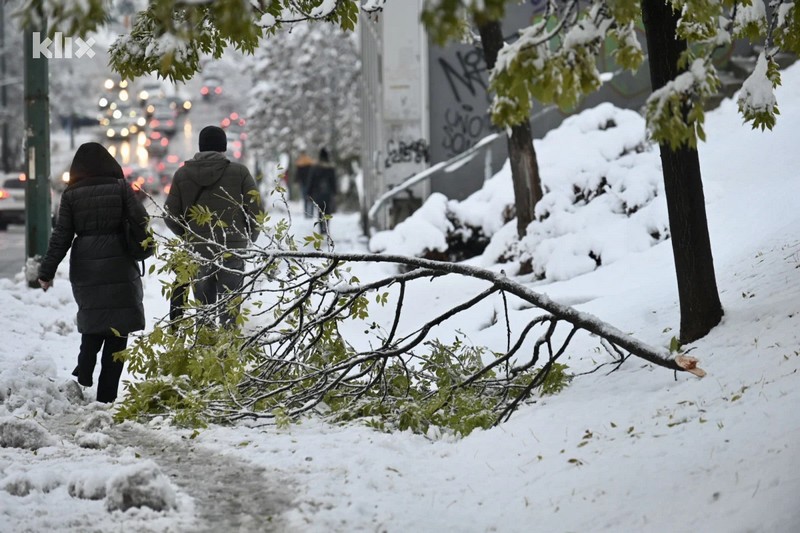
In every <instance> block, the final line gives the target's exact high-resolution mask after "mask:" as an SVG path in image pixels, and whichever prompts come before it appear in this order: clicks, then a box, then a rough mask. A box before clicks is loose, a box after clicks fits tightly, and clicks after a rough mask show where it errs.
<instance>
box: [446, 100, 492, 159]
mask: <svg viewBox="0 0 800 533" xmlns="http://www.w3.org/2000/svg"><path fill="white" fill-rule="evenodd" d="M493 127H494V126H492V123H491V121H490V120H489V115H488V114H487V113H486V108H485V107H481V108H479V109H475V108H474V107H472V106H471V105H469V104H461V105H460V106H452V107H448V108H447V109H445V112H444V127H443V135H442V147H443V148H444V149H445V152H446V153H447V155H448V156H454V155H456V154H460V153H461V152H463V151H465V150H468V149H470V148H472V147H473V146H474V145H475V144H476V143H477V142H478V141H480V140H481V139H482V138H483V137H485V136H486V135H488V134H489V132H490V131H491V130H492V128H493Z"/></svg>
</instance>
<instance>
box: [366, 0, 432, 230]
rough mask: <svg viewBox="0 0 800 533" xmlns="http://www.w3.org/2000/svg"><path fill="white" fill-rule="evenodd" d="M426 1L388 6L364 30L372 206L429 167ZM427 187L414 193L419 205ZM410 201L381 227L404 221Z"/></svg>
mask: <svg viewBox="0 0 800 533" xmlns="http://www.w3.org/2000/svg"><path fill="white" fill-rule="evenodd" d="M421 9H422V0H404V1H403V2H389V3H387V5H386V7H384V11H383V13H382V14H380V15H379V16H369V17H363V18H362V21H361V25H360V35H361V47H362V55H363V57H364V61H363V63H362V65H363V66H362V69H363V72H362V74H363V79H364V87H365V90H364V94H365V96H364V102H363V103H362V111H363V113H364V115H363V118H364V120H363V123H364V129H363V133H364V140H365V142H364V144H365V150H364V157H362V163H363V168H364V182H365V196H366V199H367V205H368V206H369V205H371V204H372V202H374V200H375V199H376V198H377V197H378V196H380V195H381V194H383V193H384V192H386V191H388V190H389V189H390V188H392V187H393V186H394V185H396V184H398V183H400V182H402V181H403V180H405V179H406V178H409V177H411V176H413V175H414V174H417V173H418V172H420V171H421V170H424V169H425V168H427V167H428V163H429V160H430V157H429V153H428V134H429V132H428V129H429V128H428V93H427V86H428V70H427V61H428V54H427V36H426V33H425V31H424V29H423V28H422V25H421V24H420V22H419V14H420V12H421ZM428 190H429V188H428V187H427V186H419V187H416V188H414V189H412V191H411V193H412V194H413V195H414V196H415V198H417V200H418V201H417V202H414V203H415V204H419V203H420V202H421V200H422V198H423V197H424V196H426V195H427V194H428ZM407 198H408V197H407V196H404V197H403V198H400V199H398V201H397V202H395V205H392V206H390V209H389V211H388V212H385V213H383V215H384V219H383V220H380V221H378V222H379V224H380V225H381V226H387V225H393V224H392V219H393V218H394V219H396V218H398V217H400V218H402V213H399V212H398V211H399V210H401V211H402V210H405V209H407V208H408V205H407V202H406V201H405V200H406V199H407Z"/></svg>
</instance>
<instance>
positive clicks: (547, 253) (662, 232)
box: [370, 103, 669, 280]
mask: <svg viewBox="0 0 800 533" xmlns="http://www.w3.org/2000/svg"><path fill="white" fill-rule="evenodd" d="M575 139H579V141H578V142H576V141H575ZM536 152H537V157H538V160H539V171H540V174H541V179H542V187H543V192H544V195H543V197H542V199H541V200H540V201H539V203H537V205H536V208H535V213H534V214H535V220H534V221H533V222H532V223H531V224H530V225H529V227H528V228H527V235H526V236H525V238H524V239H522V240H521V241H519V240H518V239H517V234H516V221H515V220H514V219H513V213H514V195H513V184H512V181H511V169H510V166H509V164H508V162H506V165H505V166H504V167H503V169H502V170H501V171H500V172H498V173H497V174H496V175H495V176H494V177H493V178H491V179H490V180H488V181H487V182H486V183H485V184H484V187H483V188H481V190H479V191H477V192H476V193H474V194H472V195H471V196H469V197H468V198H467V199H465V200H463V201H461V202H459V201H457V200H447V199H446V198H445V197H444V196H442V195H441V194H436V193H435V194H433V195H431V197H430V198H428V200H427V201H426V202H425V203H424V204H423V207H422V208H421V209H420V210H418V211H417V212H415V213H414V214H413V215H412V216H411V217H409V218H408V219H407V220H405V221H404V222H402V223H401V224H398V225H397V227H396V228H394V229H392V230H390V231H383V232H379V233H377V234H376V235H375V236H374V237H373V238H372V240H371V241H370V248H371V250H372V251H375V252H383V253H390V254H400V255H414V256H418V257H428V258H436V259H448V260H454V261H457V260H462V259H466V258H468V257H471V256H474V255H481V256H482V257H481V260H480V263H481V264H483V265H490V264H494V263H498V262H499V263H503V262H512V261H516V262H523V263H528V264H529V266H530V267H531V270H532V272H533V273H534V274H535V275H536V276H537V277H540V278H548V279H553V280H561V279H568V278H571V277H574V276H577V275H580V274H583V273H586V272H590V271H592V270H594V269H595V268H597V267H598V266H600V265H602V264H609V263H612V262H614V261H616V260H617V259H619V258H620V257H622V256H624V255H626V254H627V253H630V252H639V251H643V250H645V249H647V248H649V247H651V246H653V245H654V244H655V243H657V242H660V241H662V240H664V239H666V238H667V237H668V236H669V230H668V227H669V226H668V221H667V211H666V203H665V202H664V200H663V181H662V174H661V160H660V158H659V155H658V151H657V150H653V149H652V148H651V145H650V143H649V142H648V141H647V139H646V132H645V122H644V119H643V118H642V117H641V116H639V115H638V114H637V113H635V112H634V111H630V110H624V109H619V108H616V107H614V106H613V105H612V104H608V103H604V104H601V105H599V106H597V107H595V108H593V109H589V110H586V111H583V112H582V113H579V114H577V115H575V116H572V117H570V118H568V119H567V120H565V121H564V123H563V124H562V125H561V126H559V127H558V128H557V129H555V130H553V131H551V132H549V133H548V134H547V135H546V136H545V138H544V139H542V140H541V141H536ZM465 243H469V245H468V246H465ZM459 247H461V248H459Z"/></svg>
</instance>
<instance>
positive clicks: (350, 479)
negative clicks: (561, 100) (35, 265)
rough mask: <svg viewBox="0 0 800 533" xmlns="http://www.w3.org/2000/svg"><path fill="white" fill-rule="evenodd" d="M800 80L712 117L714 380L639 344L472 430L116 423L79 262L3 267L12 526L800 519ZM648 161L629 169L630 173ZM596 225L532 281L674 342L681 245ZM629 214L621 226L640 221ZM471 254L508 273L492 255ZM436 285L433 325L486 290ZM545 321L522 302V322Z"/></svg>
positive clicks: (688, 524)
mask: <svg viewBox="0 0 800 533" xmlns="http://www.w3.org/2000/svg"><path fill="white" fill-rule="evenodd" d="M799 87H800V66H795V67H792V68H791V69H789V70H787V71H786V72H784V73H783V88H781V89H780V90H779V92H778V105H779V107H780V111H781V115H780V117H779V121H778V125H777V126H776V128H775V130H774V131H773V132H771V133H770V132H766V133H761V132H755V131H751V130H749V128H747V127H743V126H742V125H741V119H740V117H739V116H738V114H737V113H736V106H735V104H734V103H733V102H731V101H726V102H724V103H723V105H722V107H721V108H720V109H719V110H717V111H714V112H712V113H709V115H708V117H707V127H706V132H707V134H708V139H709V141H708V142H707V143H705V144H703V145H701V147H700V157H701V165H702V170H703V179H704V184H705V192H706V199H707V207H708V216H709V225H710V233H711V239H712V246H713V252H714V260H715V267H716V272H717V280H718V285H719V289H720V293H721V298H722V303H723V306H724V308H725V316H724V318H723V321H722V323H721V324H720V325H719V326H718V327H716V328H715V329H714V330H713V331H711V333H710V334H709V335H708V336H707V337H705V338H704V339H702V340H700V341H698V342H696V343H694V344H693V345H692V346H691V347H690V348H692V351H691V355H694V356H695V357H697V358H699V359H700V361H701V366H702V368H703V369H705V370H706V371H707V372H708V376H707V377H706V378H704V379H697V378H695V377H693V376H691V375H688V374H681V375H678V376H675V375H674V374H673V373H672V372H669V371H666V370H664V369H662V368H655V367H652V366H651V365H649V364H646V363H644V362H643V361H641V360H637V359H635V358H631V359H629V360H628V361H627V362H626V363H625V364H624V365H623V366H622V367H621V368H620V369H619V370H618V371H616V372H614V373H611V374H607V373H605V372H603V371H601V372H596V373H594V374H591V375H587V376H581V377H578V378H576V379H574V380H573V381H572V383H571V385H570V386H569V387H567V388H566V389H565V390H564V391H563V392H561V393H560V394H558V395H555V396H548V397H545V398H541V399H538V401H537V402H536V403H532V404H529V405H526V406H524V407H522V408H521V409H519V411H517V412H516V413H515V414H514V416H513V417H512V418H511V420H510V421H508V422H507V423H505V424H503V425H501V426H500V427H497V428H494V429H490V430H486V431H481V430H479V431H475V432H473V433H472V434H471V435H469V436H468V437H466V438H463V439H456V438H453V437H441V438H435V437H434V438H431V437H424V436H420V435H414V434H411V433H393V434H384V433H378V432H376V431H373V430H371V429H368V428H366V427H364V426H362V425H359V424H354V425H346V426H330V425H327V424H325V423H323V422H321V421H320V420H317V419H313V418H310V419H306V420H303V421H302V423H300V424H296V425H292V426H291V427H289V428H287V429H277V428H275V427H271V426H268V427H260V428H255V427H245V426H239V427H211V428H209V429H207V430H204V431H201V432H200V433H199V434H192V433H191V432H189V431H186V430H177V429H175V428H172V427H170V426H169V425H166V424H163V423H159V422H158V421H157V422H156V423H151V424H149V425H148V426H147V427H144V426H140V425H138V424H130V423H128V424H124V425H122V426H114V425H111V424H110V423H109V417H108V413H109V411H108V409H107V408H106V407H104V406H101V405H99V404H96V403H90V402H86V401H80V400H75V399H74V396H73V395H74V393H75V392H76V391H75V388H74V387H73V386H70V385H69V383H70V381H71V379H70V376H69V372H70V371H71V370H72V368H73V366H74V363H75V359H76V355H77V350H78V344H79V340H80V335H79V334H78V333H77V331H76V329H75V320H74V316H75V311H76V309H75V304H74V303H73V301H72V296H71V293H70V288H69V283H68V281H67V278H66V275H67V271H66V266H67V265H66V263H64V264H62V267H61V269H60V271H59V276H58V277H57V278H56V283H55V286H54V287H53V289H51V290H50V291H48V292H47V293H43V292H41V291H38V290H30V289H28V288H27V287H26V285H25V284H24V282H23V281H22V277H21V276H19V277H18V279H17V280H14V281H10V280H2V281H0V309H1V311H0V316H2V317H3V322H4V324H5V326H4V331H5V334H4V336H3V342H2V345H0V444H2V446H4V447H3V448H0V531H2V532H6V531H8V532H18V531H94V530H97V531H100V530H123V531H187V530H195V529H200V530H209V531H210V530H219V531H222V530H237V529H238V530H241V531H262V530H277V531H312V532H329V531H347V532H350V531H387V532H407V531H431V532H439V531H469V532H473V531H475V532H478V531H520V532H528V531H609V532H623V531H624V532H628V531H637V532H639V531H642V532H647V531H652V532H663V531H670V532H679V531H687V532H690V531H691V532H695V531H703V532H746V531H748V532H749V531H758V532H793V531H800V506H798V503H800V496H798V494H800V409H798V406H800V372H799V370H800V210H798V209H797V205H798V198H800V170H798V169H800V150H798V146H800V145H798V142H797V138H798V135H799V134H800V89H798V88H799ZM619 131H621V130H619ZM562 133H563V132H562ZM581 138H582V137H575V138H574V139H573V140H572V141H571V140H570V138H567V137H564V138H562V139H561V140H560V141H559V142H560V144H561V143H563V144H562V145H563V146H564V149H563V150H566V149H567V148H572V147H574V150H572V152H570V153H571V154H573V155H571V156H569V157H567V155H566V154H565V155H564V156H563V157H562V159H561V161H562V163H559V161H560V160H559V158H558V157H557V156H555V155H554V156H551V155H545V153H544V145H542V144H539V145H537V148H539V150H540V155H541V156H542V157H543V158H544V159H543V160H544V164H543V167H545V168H549V169H551V172H558V171H559V170H560V171H561V172H562V173H564V174H569V171H570V169H575V168H582V169H583V170H585V171H587V172H589V173H590V174H591V171H592V169H596V168H597V166H598V165H603V164H606V163H607V162H606V163H603V161H601V160H596V159H589V160H587V161H586V162H585V164H581V161H580V157H581V156H586V157H592V158H593V157H596V154H595V151H591V150H588V148H587V147H585V146H583V147H582V146H581V145H580V142H581V141H580V139H581ZM599 139H605V137H603V136H602V133H600V134H598V140H597V141H596V143H597V144H598V145H605V144H606V141H600V140H599ZM570 142H572V143H573V144H572V145H570V144H569V143H570ZM579 148H582V149H579ZM562 153H563V152H562ZM586 154H588V155H586ZM645 154H647V153H645ZM615 155H619V154H615ZM631 160H632V161H634V160H636V158H632V159H631ZM639 160H640V163H641V169H640V170H641V175H642V179H643V180H645V181H646V183H648V184H652V183H654V182H653V180H652V179H651V178H652V171H653V165H654V162H653V161H654V159H653V156H652V155H642V156H641V157H640V158H639ZM655 160H656V161H657V157H656V158H655ZM655 164H657V162H656V163H655ZM636 168H637V165H635V164H634V165H633V166H631V167H630V168H628V167H625V170H624V176H622V174H620V173H622V172H623V170H622V169H621V168H619V169H617V170H618V175H619V176H622V178H621V179H623V180H624V181H625V183H626V184H628V183H630V184H634V183H636V182H635V177H636V175H637V172H636ZM587 177H588V179H591V176H589V175H587ZM612 177H613V176H612ZM499 178H500V179H503V178H502V176H500V177H499ZM609 182H611V179H609ZM626 189H627V190H630V188H629V187H626ZM552 190H554V191H555V190H556V188H555V187H554V188H553V189H552ZM648 201H650V203H653V205H654V207H653V208H652V210H653V213H651V214H650V215H648V216H651V218H649V219H648V220H647V222H646V223H647V224H650V223H653V224H655V223H656V222H658V219H657V215H658V214H659V212H660V211H659V209H657V208H656V207H655V205H656V203H655V202H660V201H662V200H661V199H660V198H659V196H658V195H657V196H655V197H648ZM485 205H487V206H489V205H493V204H492V203H491V202H485ZM551 205H553V206H558V205H562V204H559V203H558V202H555V201H554V202H553V203H552V204H551ZM614 205H617V206H618V204H614ZM614 205H609V206H607V209H606V211H605V212H603V213H601V215H603V216H602V217H601V218H600V220H606V221H610V222H611V225H610V226H609V227H608V228H607V231H614V229H613V228H615V227H616V228H617V229H619V226H618V225H619V224H623V223H624V224H628V225H630V224H631V222H630V220H631V219H632V218H633V217H631V218H627V217H626V218H625V221H623V219H622V218H621V217H616V216H612V214H614V208H615V207H614ZM486 209H489V208H488V207H487V208H486ZM473 214H474V215H475V216H476V217H477V216H478V215H486V216H484V217H483V220H488V219H489V218H490V215H491V214H492V213H488V212H487V213H473ZM617 214H618V213H617ZM659 216H660V215H659ZM582 217H583V215H581V217H574V220H576V221H578V222H580V223H576V224H573V225H571V226H570V225H564V224H559V225H558V228H557V231H556V232H557V233H558V232H560V233H559V235H558V236H557V237H558V238H560V239H568V242H569V243H572V244H571V245H570V246H571V247H570V246H566V245H565V244H564V242H567V241H563V242H562V243H561V244H559V245H558V246H554V247H552V250H556V249H560V250H562V252H559V253H558V254H556V255H557V258H558V261H560V262H559V263H553V266H552V268H551V271H552V272H553V273H554V274H556V275H554V276H548V278H549V279H547V280H544V281H537V282H533V281H531V284H532V287H533V288H534V289H535V290H538V291H541V292H544V293H546V294H548V295H549V296H550V297H551V298H553V299H555V300H557V301H559V302H563V303H567V304H571V305H575V306H577V307H578V308H579V309H580V310H582V311H586V312H589V313H592V314H595V315H597V316H598V317H600V318H601V319H603V320H605V321H608V322H610V323H611V324H613V325H615V326H617V327H618V328H620V329H622V330H623V331H626V332H630V333H631V334H633V335H634V336H636V337H638V338H640V339H642V340H644V341H646V342H648V343H650V344H652V345H654V346H660V347H666V346H667V345H668V344H669V342H670V339H671V338H672V337H673V336H674V335H676V334H677V327H678V323H679V316H678V304H677V290H676V283H675V275H674V270H673V262H672V252H671V248H670V242H669V241H668V240H667V241H658V240H654V241H652V242H647V243H646V244H647V246H642V245H641V244H642V242H643V241H642V240H641V239H640V238H639V237H636V238H637V239H638V240H637V242H636V243H634V244H632V245H630V246H629V245H628V244H629V243H628V241H626V240H624V239H623V240H622V241H621V242H620V243H619V245H616V246H611V244H609V243H611V242H612V240H611V239H608V238H605V239H601V238H600V237H598V236H597V235H598V234H597V231H596V230H597V228H596V227H593V226H592V225H591V224H588V225H587V224H586V223H585V221H587V220H588V221H589V222H590V221H591V220H592V219H591V218H586V219H585V220H584V219H583V218H582ZM640 218H645V217H640ZM293 219H294V222H295V224H296V225H297V231H296V233H298V234H303V232H304V231H307V230H308V229H310V226H309V222H308V221H307V220H305V219H303V218H302V216H301V215H299V214H297V213H295V216H294V217H293ZM554 220H556V219H554ZM634 220H635V219H634ZM634 224H639V225H642V226H644V225H645V222H644V221H640V222H634ZM501 226H502V224H495V226H494V228H493V230H492V231H497V230H498V229H500V227H501ZM632 229H633V232H632V233H631V231H632V230H631V228H630V227H628V228H627V229H626V228H623V229H622V230H621V231H623V232H624V233H625V235H630V234H633V235H640V234H638V233H637V232H636V231H635V230H636V227H633V228H632ZM501 231H502V230H501ZM554 231H555V230H554ZM358 233H359V230H358V220H357V217H356V216H354V215H337V216H336V218H335V219H334V221H333V225H332V234H333V236H334V238H335V239H336V240H337V243H338V244H337V249H339V250H342V251H344V250H348V249H349V250H352V249H363V248H364V247H365V244H364V243H363V242H362V241H361V240H360V239H359V238H358ZM498 235H500V234H499V233H498ZM383 238H384V240H385V241H388V242H389V243H390V244H392V241H393V239H395V240H399V239H401V237H400V236H399V234H398V235H395V236H391V235H389V236H384V237H383ZM498 238H499V237H498ZM618 240H619V239H618ZM586 243H600V244H601V245H603V246H607V248H605V249H606V250H607V251H606V253H607V254H613V259H614V260H613V261H608V262H603V265H602V266H601V267H599V268H595V266H596V265H588V264H587V263H585V262H583V263H581V264H580V265H579V268H577V267H576V269H574V270H571V269H570V268H569V267H570V263H569V261H566V262H565V261H564V258H565V257H567V255H568V254H566V252H565V250H572V251H575V250H578V251H580V250H583V251H584V252H585V250H586V248H585V245H586ZM559 246H561V248H559ZM581 247H583V248H581ZM531 249H533V248H531ZM556 255H554V257H556ZM578 255H580V254H576V257H578ZM576 260H577V259H576ZM475 262H477V263H479V264H483V265H485V266H488V267H490V268H501V267H502V265H495V264H493V262H492V261H491V260H489V259H488V258H487V257H486V256H485V257H483V258H478V259H476V260H475ZM587 265H588V266H587ZM381 268H383V267H376V266H374V265H373V266H370V267H369V268H365V269H364V272H359V277H361V278H362V279H366V278H367V277H369V276H370V275H375V271H376V270H380V269H381ZM545 270H546V265H545ZM553 279H558V280H560V281H551V280H553ZM145 283H146V297H145V307H146V309H147V313H148V315H149V316H150V317H158V316H162V315H164V314H165V313H166V311H167V303H166V302H165V301H163V299H162V297H161V295H160V285H159V283H158V280H156V279H155V278H147V279H146V280H145ZM424 283H425V286H424V289H420V290H419V292H418V293H417V296H416V297H415V298H413V299H411V300H410V301H407V304H406V305H407V308H408V311H409V313H408V314H409V315H410V316H420V317H424V316H425V315H426V314H427V313H429V312H430V309H431V308H432V307H434V306H435V305H440V306H444V305H447V304H448V303H449V302H454V301H457V299H458V298H459V297H463V294H464V293H465V292H466V291H468V290H470V288H471V287H473V286H474V282H472V281H469V280H464V279H457V278H456V279H449V278H443V279H439V280H436V281H435V282H428V281H425V282H424ZM496 305H497V304H496V303H494V304H492V303H490V304H487V305H486V306H483V307H480V308H479V309H476V310H475V311H474V312H472V313H471V314H470V315H468V316H467V317H464V318H462V319H459V323H458V324H445V325H444V326H443V327H442V328H440V330H439V332H438V335H439V337H440V338H441V339H442V340H447V341H449V340H451V339H452V336H453V335H454V334H455V331H456V330H460V331H462V332H463V333H464V334H465V335H466V336H467V337H468V338H469V340H471V341H472V342H474V343H476V344H487V345H490V346H491V345H492V344H493V343H498V342H500V343H502V342H503V341H504V339H505V337H504V325H503V324H500V325H498V326H496V327H486V324H488V323H490V318H491V315H492V314H493V313H494V311H495V307H494V306H496ZM512 307H513V305H512ZM529 312H530V311H528V313H529ZM525 313H526V311H525V310H514V311H512V313H511V321H512V323H514V322H520V321H521V320H522V318H523V317H524V315H525ZM380 316H381V313H380V311H379V310H376V314H375V317H380ZM375 317H372V318H375ZM596 346H597V341H596V339H593V338H590V337H588V336H585V335H582V336H581V337H580V338H576V340H575V341H574V343H573V345H572V349H571V350H570V356H569V359H568V360H567V361H566V363H567V364H568V365H569V367H570V370H572V371H580V370H584V369H588V368H591V367H592V366H593V365H594V364H595V363H597V362H600V361H602V360H603V359H602V358H603V356H602V355H600V354H598V353H596V352H595V351H594V348H595V347H596ZM93 392H94V391H87V394H88V395H89V397H91V394H92V393H93ZM69 398H73V400H70V399H69ZM137 491H138V492H139V493H142V491H143V492H144V493H146V494H148V495H150V496H151V497H150V498H149V499H150V500H151V501H150V504H151V507H155V508H161V509H162V510H154V509H152V508H149V507H143V508H131V509H128V510H123V509H124V508H125V502H126V501H127V500H126V496H125V495H126V494H133V496H130V498H136V497H137V496H136V495H135V494H136V493H137ZM231 495H233V496H234V499H235V500H236V501H240V502H241V505H240V506H239V507H237V508H234V507H232V506H231V505H230V499H231V498H230V497H229V496H231ZM138 497H139V498H141V495H139V496H138ZM226 497H228V498H227V502H226ZM237 513H239V514H240V515H241V516H236V514H237ZM259 513H261V514H260V515H259ZM259 516H261V518H259ZM267 516H271V517H272V518H271V519H267Z"/></svg>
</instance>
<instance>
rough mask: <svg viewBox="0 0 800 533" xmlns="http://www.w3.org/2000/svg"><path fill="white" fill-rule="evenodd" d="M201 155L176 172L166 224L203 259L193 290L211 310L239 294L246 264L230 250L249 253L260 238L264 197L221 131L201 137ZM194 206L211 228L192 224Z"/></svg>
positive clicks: (226, 318) (227, 315) (225, 317)
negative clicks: (204, 212)
mask: <svg viewBox="0 0 800 533" xmlns="http://www.w3.org/2000/svg"><path fill="white" fill-rule="evenodd" d="M199 148H200V151H199V152H198V153H196V154H195V155H194V157H193V158H192V159H190V160H188V161H186V163H185V164H184V165H183V166H182V167H181V168H179V169H178V170H177V172H175V176H174V177H173V179H172V186H171V188H170V190H169V195H168V196H167V201H166V204H165V208H166V211H167V214H168V215H169V216H167V217H166V219H165V222H166V224H167V227H168V228H169V229H170V230H172V232H173V233H175V235H178V236H179V237H182V238H183V239H184V240H186V242H187V243H189V244H190V245H191V246H192V250H193V251H194V252H196V253H197V254H199V255H200V256H201V257H202V259H203V260H202V263H201V265H200V270H199V272H198V274H197V277H196V278H195V280H194V283H193V288H194V293H195V296H196V297H197V299H198V300H199V301H200V302H201V303H203V304H205V305H213V304H215V303H216V302H217V300H218V299H219V298H220V296H222V295H224V294H226V293H230V292H236V291H237V290H238V289H239V288H241V285H242V280H243V271H244V260H243V259H242V258H241V257H238V256H237V255H235V254H226V253H225V252H226V251H227V250H236V249H242V248H245V247H247V245H248V244H249V243H250V242H252V241H255V240H256V239H257V238H258V235H259V226H258V224H257V222H256V217H257V215H258V214H259V213H260V212H261V195H260V193H259V191H258V187H257V186H256V181H255V180H254V179H253V176H251V175H250V171H249V170H247V167H245V166H244V165H242V164H240V163H236V162H231V161H229V160H228V159H227V158H226V157H225V150H226V149H227V137H226V136H225V131H224V130H223V129H222V128H218V127H216V126H207V127H205V128H203V129H202V130H201V131H200V139H199ZM193 206H202V207H204V208H207V209H208V210H209V211H210V212H211V213H212V215H213V217H214V218H213V221H212V223H211V224H199V223H197V221H195V220H192V217H191V216H190V215H189V210H190V209H191V208H192V207H193ZM237 312H238V309H235V308H232V309H231V310H230V312H228V311H226V312H223V313H222V314H221V321H222V323H223V324H231V323H233V322H234V321H235V318H236V317H235V315H236V314H237Z"/></svg>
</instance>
